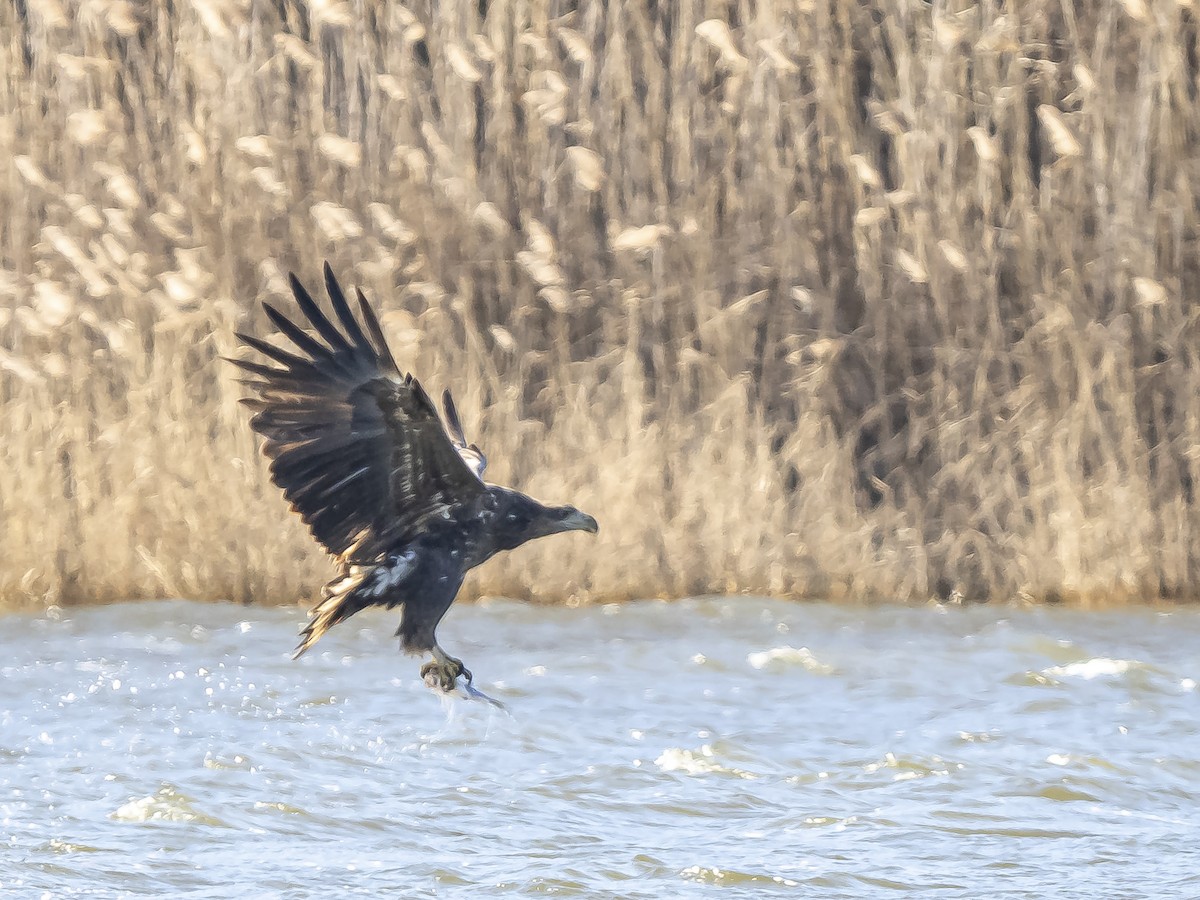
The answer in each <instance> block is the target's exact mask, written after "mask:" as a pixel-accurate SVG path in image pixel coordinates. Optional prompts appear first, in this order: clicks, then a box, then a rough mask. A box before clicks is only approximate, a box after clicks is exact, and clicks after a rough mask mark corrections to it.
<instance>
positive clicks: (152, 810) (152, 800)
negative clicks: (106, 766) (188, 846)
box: [109, 784, 225, 828]
mask: <svg viewBox="0 0 1200 900" xmlns="http://www.w3.org/2000/svg"><path fill="white" fill-rule="evenodd" d="M109 818H110V819H114V820H115V821H117V822H187V823H190V824H194V825H212V826H215V827H219V828H220V827H225V823H224V822H222V821H221V820H220V819H217V818H215V817H213V816H210V815H208V814H207V813H203V812H200V811H199V810H197V809H196V808H195V806H193V805H192V800H191V798H190V797H185V796H184V795H183V794H181V793H179V791H177V790H176V789H175V788H174V787H172V786H171V785H166V784H165V785H163V786H162V787H160V788H159V789H158V790H157V791H155V792H154V793H153V794H150V795H149V796H146V797H140V798H138V799H136V800H130V801H129V802H128V803H126V804H124V805H123V806H121V807H120V808H118V809H117V810H115V811H114V812H112V813H110V814H109Z"/></svg>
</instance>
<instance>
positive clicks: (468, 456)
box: [442, 390, 487, 480]
mask: <svg viewBox="0 0 1200 900" xmlns="http://www.w3.org/2000/svg"><path fill="white" fill-rule="evenodd" d="M442 409H443V410H444V411H445V413H446V430H447V431H448V432H450V440H452V441H454V449H455V450H457V451H458V455H459V456H461V457H462V460H463V462H465V463H466V464H467V467H468V468H470V470H471V471H472V472H474V473H475V477H476V478H479V479H480V480H482V479H483V470H484V469H486V468H487V457H486V456H484V455H483V451H482V450H480V449H479V447H478V446H477V445H476V444H468V443H467V438H466V436H465V435H464V434H463V427H462V422H460V421H459V419H458V410H457V409H455V408H454V398H453V397H451V396H450V392H449V391H448V390H447V391H442Z"/></svg>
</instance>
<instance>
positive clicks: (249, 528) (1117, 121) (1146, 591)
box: [0, 0, 1200, 604]
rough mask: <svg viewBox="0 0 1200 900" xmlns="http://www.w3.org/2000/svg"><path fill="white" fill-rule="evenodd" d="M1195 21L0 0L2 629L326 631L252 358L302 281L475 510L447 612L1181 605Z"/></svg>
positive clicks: (459, 4)
mask: <svg viewBox="0 0 1200 900" xmlns="http://www.w3.org/2000/svg"><path fill="white" fill-rule="evenodd" d="M1198 68H1200V45H1198V37H1197V14H1196V12H1195V11H1194V9H1193V4H1192V3H1191V2H1190V0H1188V2H1174V3H1168V2H1161V3H1160V2H1153V3H1151V2H1148V0H1124V2H1121V3H1096V4H1075V3H1061V2H1058V0H1029V2H1022V3H1015V2H998V0H981V2H973V0H944V2H934V3H925V2H919V0H871V2H867V0H791V2H774V0H755V2H750V0H728V2H721V0H709V2H692V0H679V2H670V3H665V2H656V0H609V2H604V3H601V2H595V0H580V2H568V0H470V2H464V0H443V2H413V3H407V4H404V5H402V4H400V3H390V2H382V0H354V2H337V0H320V2H302V0H271V2H268V0H186V2H176V3H164V2H128V0H16V2H14V3H4V4H0V72H2V73H3V74H2V75H0V208H2V209H3V216H2V217H0V428H2V434H3V440H4V445H5V450H4V457H3V459H4V465H3V466H2V467H0V504H2V505H0V515H2V519H0V535H2V541H3V544H2V546H3V557H2V559H0V597H3V598H4V599H5V601H6V602H9V603H15V604H21V603H26V604H41V603H47V602H56V603H73V602H85V601H90V600H103V599H119V598H128V597H143V596H164V595H168V596H171V595H174V596H186V597H211V598H233V599H237V600H261V601H285V600H286V601H290V600H295V599H297V598H299V599H307V598H308V597H310V596H311V595H312V593H313V592H314V591H315V588H316V587H317V586H318V585H319V584H321V583H322V582H323V581H324V580H325V579H326V578H327V577H328V575H329V565H328V561H327V560H326V559H325V558H324V557H323V556H322V555H321V553H320V552H319V551H318V550H317V549H315V545H314V544H313V543H312V542H311V541H310V539H309V537H308V535H307V534H306V532H305V530H304V528H303V526H302V525H301V524H300V523H299V521H297V520H296V519H295V518H294V517H293V516H290V515H288V514H287V512H286V507H285V504H284V501H283V500H282V498H281V497H280V496H279V495H278V492H277V491H276V490H275V489H274V488H273V487H271V486H270V484H269V482H268V481H267V479H266V477H265V466H264V465H263V463H262V462H261V460H260V459H259V458H258V456H257V453H256V448H255V441H254V439H253V436H252V434H251V432H250V430H249V427H248V425H247V422H246V416H245V415H244V411H243V410H242V409H240V408H239V407H238V405H237V403H236V400H237V398H238V397H239V396H240V395H241V390H240V388H239V386H238V385H237V384H236V382H235V373H234V372H232V371H231V367H229V366H226V365H224V364H222V363H220V362H218V361H217V358H218V356H219V355H221V354H231V353H235V352H237V351H236V349H235V345H234V340H233V336H232V335H233V331H234V329H235V328H237V329H248V330H251V331H254V332H256V333H263V332H264V331H265V330H266V321H265V317H264V316H263V315H262V313H261V310H260V309H259V308H258V304H257V301H258V300H264V299H269V300H273V301H277V302H279V303H281V304H282V305H283V306H284V307H285V308H286V307H287V306H288V305H289V304H290V302H291V301H290V300H289V299H287V298H286V296H285V295H286V285H285V280H284V274H285V272H286V271H288V270H295V271H296V272H297V273H298V274H299V275H300V276H301V277H302V278H303V279H305V280H306V281H308V282H310V283H311V284H312V285H313V286H314V287H315V285H316V283H317V276H318V273H319V267H320V264H321V261H322V260H324V259H329V260H330V261H331V263H332V264H333V267H334V270H335V271H336V272H337V273H338V274H339V276H340V277H341V278H342V279H343V280H344V281H346V282H349V283H351V284H358V285H361V286H362V288H363V289H364V291H365V292H366V293H367V294H368V296H370V297H371V298H373V299H374V301H375V303H376V305H377V306H378V307H379V308H380V309H381V310H383V311H384V324H385V328H386V330H387V333H388V335H389V337H390V339H391V340H392V343H393V349H394V351H395V353H396V356H397V358H398V359H399V360H400V362H401V364H402V365H407V366H408V367H410V368H411V369H412V370H413V371H414V372H415V373H416V374H417V375H418V376H419V377H421V378H422V379H423V380H424V381H425V383H426V384H427V385H428V386H429V387H430V388H431V389H432V390H440V389H441V388H442V387H444V386H449V387H453V388H454V390H455V392H456V396H457V397H458V401H459V406H460V408H461V409H462V411H463V414H464V418H465V419H466V422H467V424H468V426H469V430H470V431H471V436H472V437H473V438H474V439H476V440H477V441H478V442H479V443H480V444H481V445H482V446H483V447H484V448H485V450H486V451H487V452H488V453H489V455H490V458H491V468H490V469H489V475H490V477H493V478H494V479H496V480H497V481H502V482H508V481H511V482H512V483H515V484H516V485H517V486H519V487H521V488H523V489H525V490H528V491H530V492H532V493H534V494H535V495H537V496H539V497H541V498H543V499H545V500H547V501H554V502H564V501H570V502H572V503H574V504H576V505H578V506H580V507H581V508H583V509H585V510H588V511H589V512H592V513H594V514H595V515H596V516H597V518H599V519H600V521H601V524H602V530H601V534H600V536H599V539H598V540H597V541H595V542H592V541H588V540H586V539H582V538H581V539H577V540H576V539H560V540H557V541H553V542H544V544H542V545H534V546H531V547H530V548H527V549H524V550H522V551H520V552H519V553H518V554H516V555H512V556H509V557H507V558H504V559H501V560H497V561H495V562H493V563H491V564H489V566H487V567H485V568H484V570H483V571H482V572H481V573H479V574H478V577H477V578H476V579H475V580H474V581H472V582H470V583H469V588H468V591H469V592H471V593H474V594H476V595H478V594H480V593H491V594H505V595H511V596H518V597H529V598H532V599H541V600H548V601H550V600H564V599H565V600H567V601H569V602H585V601H589V600H598V599H617V598H623V597H641V596H679V595H685V594H695V593H701V592H733V591H752V592H759V593H766V594H772V595H792V596H824V597H830V596H832V597H843V596H856V597H865V598H898V599H925V598H929V597H938V598H941V599H949V598H957V597H962V598H964V599H966V600H968V601H972V600H985V599H989V598H1011V597H1018V596H1025V597H1028V598H1033V599H1036V600H1041V599H1050V600H1056V599H1064V600H1072V599H1075V600H1081V601H1085V602H1097V601H1101V600H1125V599H1149V598H1160V597H1166V598H1189V597H1192V596H1193V595H1195V593H1196V587H1197V584H1198V583H1200V582H1198V565H1200V530H1198V525H1200V519H1198V515H1197V499H1196V497H1195V494H1194V490H1195V488H1194V477H1195V472H1196V466H1197V447H1198V445H1200V441H1198V440H1197V438H1198V437H1200V434H1198V431H1200V420H1198V414H1200V406H1198V402H1197V375H1196V372H1197V313H1196V308H1195V305H1194V304H1192V302H1191V300H1190V299H1189V298H1191V297H1193V296H1196V294H1197V287H1198V285H1197V280H1198V278H1197V276H1198V273H1200V260H1198V252H1197V251H1198V245H1197V224H1198V217H1197V203H1196V197H1197V190H1196V184H1195V181H1196V179H1197V178H1200V153H1198V152H1197V151H1198V141H1197V138H1198V134H1197V132H1198V129H1200V101H1198V97H1197V89H1198Z"/></svg>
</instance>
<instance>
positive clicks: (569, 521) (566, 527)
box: [562, 507, 600, 534]
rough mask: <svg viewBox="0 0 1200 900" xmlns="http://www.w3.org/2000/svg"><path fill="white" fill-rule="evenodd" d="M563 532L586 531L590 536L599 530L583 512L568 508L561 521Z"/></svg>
mask: <svg viewBox="0 0 1200 900" xmlns="http://www.w3.org/2000/svg"><path fill="white" fill-rule="evenodd" d="M562 530H563V531H586V532H589V533H590V534H595V533H596V532H598V531H599V530H600V526H599V525H598V524H597V523H596V520H595V519H593V518H592V517H591V516H589V515H588V514H587V513H585V512H580V511H579V510H577V509H574V508H573V507H568V509H567V510H566V515H564V516H563V519H562Z"/></svg>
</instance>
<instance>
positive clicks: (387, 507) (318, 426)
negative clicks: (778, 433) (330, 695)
mask: <svg viewBox="0 0 1200 900" xmlns="http://www.w3.org/2000/svg"><path fill="white" fill-rule="evenodd" d="M324 272H325V289H326V292H327V293H328V295H329V302H330V305H331V306H332V307H333V312H334V315H335V317H336V320H337V322H338V323H339V324H340V326H341V327H340V328H339V327H338V325H335V324H334V322H333V321H331V320H330V318H329V317H327V316H326V315H325V313H323V312H322V311H321V309H320V307H319V306H318V305H317V303H316V301H315V300H314V299H313V298H312V296H311V295H310V294H309V293H308V291H307V290H305V288H304V285H302V284H301V283H300V281H299V279H297V278H296V276H295V275H289V281H290V283H291V288H292V294H293V295H294V297H295V300H296V305H297V306H298V307H299V308H300V312H301V313H303V315H304V318H305V319H307V324H308V325H309V326H310V327H311V333H310V332H309V331H307V330H305V329H304V328H302V327H301V326H300V325H298V324H296V322H295V321H293V320H291V319H289V318H287V317H286V316H284V315H283V314H282V313H281V312H279V310H277V309H275V308H274V307H273V306H271V305H270V304H269V303H265V302H264V303H263V308H264V310H265V311H266V314H267V318H269V319H270V320H271V322H272V323H273V324H274V325H275V327H276V328H277V329H278V330H279V332H280V333H281V334H282V335H283V337H285V338H286V339H287V340H288V341H290V342H291V344H292V347H289V348H287V349H283V348H282V347H278V346H276V345H275V344H271V343H268V342H267V341H264V340H261V339H259V338H256V337H254V336H252V335H249V334H243V333H240V332H239V333H238V334H237V337H238V339H239V340H240V341H241V342H242V343H244V344H246V345H247V346H249V347H250V348H251V349H253V350H255V351H257V352H258V353H260V354H262V356H264V357H266V358H267V360H268V362H267V363H261V362H252V361H249V360H243V359H228V358H227V361H228V362H231V363H233V364H234V365H236V366H238V367H240V368H241V369H243V370H244V371H245V372H247V373H249V375H250V377H249V378H243V379H242V383H243V384H245V385H246V386H248V387H249V388H250V389H251V390H252V391H253V392H254V394H255V396H253V397H249V398H246V399H244V400H242V401H241V402H242V403H244V404H245V405H246V406H248V407H249V408H250V409H251V410H252V411H253V416H252V418H251V419H250V426H251V428H253V429H254V431H256V432H257V433H258V434H259V435H261V436H262V437H263V438H264V441H263V445H262V451H263V454H264V455H265V456H266V457H267V459H269V460H270V464H269V469H270V474H271V480H272V481H273V482H274V483H275V485H276V486H277V487H279V488H280V489H281V490H282V491H283V495H284V497H285V498H286V499H287V500H288V502H289V503H290V504H291V508H292V510H293V511H294V512H296V513H298V514H299V516H300V518H301V519H302V520H303V521H304V523H305V524H306V525H307V526H308V528H309V530H310V531H311V532H312V535H313V537H314V538H316V540H317V541H318V543H320V544H321V545H322V546H323V547H324V548H325V549H326V550H327V551H328V552H329V553H330V554H331V555H332V556H333V557H334V560H335V561H336V563H337V566H338V574H337V577H335V578H334V579H333V580H332V581H330V582H329V583H328V584H326V585H325V587H324V589H323V590H322V592H321V601H320V602H319V603H317V604H316V606H314V607H313V608H312V609H311V610H310V612H309V620H308V624H307V625H305V626H304V627H303V629H302V630H301V632H300V635H301V637H300V643H299V646H297V647H296V651H295V654H294V657H293V658H296V657H299V656H300V655H302V654H303V653H304V652H305V651H306V650H308V649H309V648H310V647H312V645H313V644H315V643H316V642H317V641H318V640H320V638H321V636H322V635H324V634H325V632H326V631H328V630H329V629H330V628H332V627H333V626H334V625H336V624H338V623H339V622H342V621H344V620H346V619H348V618H350V616H352V615H354V614H355V613H356V612H358V611H359V610H361V609H365V608H367V607H368V606H383V607H386V608H388V609H392V608H394V607H397V606H398V607H400V610H401V612H400V627H399V629H398V630H397V631H396V635H397V637H399V638H400V646H401V648H402V649H403V650H404V651H405V652H407V653H411V654H420V655H424V654H426V653H429V654H432V657H433V658H432V660H431V661H429V662H427V663H426V664H425V665H424V666H422V668H421V677H422V679H423V680H424V681H425V683H426V684H428V685H430V686H431V687H434V688H439V689H440V690H442V691H444V692H450V691H453V690H454V688H455V686H456V684H457V680H458V678H459V677H460V676H461V677H462V678H464V679H465V685H466V688H467V690H468V693H474V694H476V695H480V692H478V691H475V690H473V688H472V681H473V676H472V675H471V672H470V671H468V670H467V668H466V667H465V666H464V665H463V663H462V660H459V659H455V658H454V657H452V656H450V655H449V654H448V653H446V651H444V650H443V649H442V648H441V646H440V645H439V644H438V641H437V635H436V632H437V626H438V623H439V622H440V621H441V620H442V617H443V616H444V615H445V614H446V611H447V610H448V609H449V608H450V605H451V604H452V603H453V602H454V598H455V596H456V595H457V594H458V590H459V588H460V587H461V586H462V583H463V578H464V576H465V575H466V573H467V571H468V570H470V569H472V568H474V567H475V566H478V565H480V564H481V563H483V562H485V561H486V560H488V559H489V558H491V557H492V556H494V555H495V554H497V553H499V552H501V551H504V550H513V549H515V548H517V547H520V546H521V545H522V544H524V543H526V542H527V541H531V540H533V539H534V538H540V537H546V536H547V535H551V534H558V533H559V532H566V531H587V532H591V533H592V534H595V533H596V532H597V531H598V526H597V524H596V520H595V519H594V518H592V517H591V516H589V515H587V514H586V513H583V512H580V511H579V510H578V509H576V508H575V507H573V506H546V505H544V504H542V503H540V502H538V501H537V500H534V499H533V498H532V497H529V496H527V495H526V494H522V493H521V492H520V491H515V490H512V489H510V488H506V487H500V486H499V485H494V484H489V483H488V482H486V481H484V480H483V473H484V469H485V468H486V466H487V459H486V457H485V456H484V455H483V452H482V451H481V450H480V449H479V447H477V446H476V445H475V444H472V443H468V442H467V439H466V436H465V435H464V433H463V427H462V422H461V421H460V419H459V417H458V411H457V410H456V409H455V406H454V400H453V399H452V398H451V396H450V392H449V391H448V390H447V391H445V392H444V393H443V394H442V415H440V416H439V414H438V410H437V407H436V406H435V405H434V403H433V401H432V400H431V399H430V397H429V394H427V393H426V392H425V389H424V388H423V387H421V384H420V382H418V381H417V380H416V379H415V378H414V377H413V376H412V375H411V374H407V373H402V372H401V371H400V369H399V368H398V367H397V365H396V361H395V359H394V358H393V357H392V353H391V350H390V349H389V348H388V345H387V341H386V340H385V339H384V336H383V329H382V328H381V327H380V325H379V319H378V318H377V317H376V315H375V312H374V311H373V310H372V309H371V306H370V304H369V303H368V302H367V299H366V297H365V296H363V293H362V291H361V290H356V291H355V293H356V296H357V300H358V311H359V313H360V314H361V318H360V317H356V316H355V314H354V311H353V309H352V308H351V305H350V303H349V302H348V301H347V300H346V296H345V294H344V293H343V292H342V289H341V287H340V286H339V285H338V283H337V280H336V279H335V278H334V275H333V271H332V270H331V269H330V267H329V263H328V262H327V263H325V267H324Z"/></svg>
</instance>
